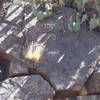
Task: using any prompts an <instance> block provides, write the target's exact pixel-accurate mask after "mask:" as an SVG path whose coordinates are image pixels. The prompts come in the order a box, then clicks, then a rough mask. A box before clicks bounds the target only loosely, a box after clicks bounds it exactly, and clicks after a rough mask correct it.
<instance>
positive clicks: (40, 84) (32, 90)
mask: <svg viewBox="0 0 100 100" xmlns="http://www.w3.org/2000/svg"><path fill="white" fill-rule="evenodd" d="M52 97H53V89H52V88H51V87H50V85H49V84H48V82H46V81H45V80H43V79H42V78H41V77H40V76H38V75H34V76H29V77H21V78H20V77H19V78H17V77H16V78H12V79H7V80H5V81H4V82H2V84H1V86H0V98H2V100H33V99H34V100H49V99H50V100H52Z"/></svg>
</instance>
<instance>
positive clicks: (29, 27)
mask: <svg viewBox="0 0 100 100" xmlns="http://www.w3.org/2000/svg"><path fill="white" fill-rule="evenodd" d="M61 12H62V13H61V14H54V15H53V16H52V17H50V18H48V19H44V20H42V21H38V20H37V18H36V17H35V16H34V14H33V12H32V11H31V7H30V6H29V5H27V6H25V7H24V6H22V5H19V4H18V2H17V4H14V5H11V6H10V8H9V9H8V12H7V14H6V17H5V18H6V21H4V23H2V25H1V26H0V47H2V48H4V49H5V51H6V52H8V53H10V54H12V55H13V56H16V57H18V58H20V59H22V60H23V58H22V56H21V52H22V47H23V42H24V36H23V32H24V31H25V30H26V33H25V35H26V37H25V38H26V39H27V41H28V42H29V43H31V42H32V41H33V44H43V45H44V47H45V48H44V51H43V53H42V56H41V58H40V61H39V62H38V63H37V64H36V69H37V70H38V71H40V72H43V73H45V74H46V75H47V76H48V78H49V80H50V82H51V83H52V84H53V86H54V87H55V88H56V90H57V91H58V90H66V89H68V87H69V83H70V82H71V81H73V80H75V79H74V78H72V76H74V75H75V74H76V72H80V73H79V76H81V77H78V79H79V80H77V79H76V80H75V82H76V83H77V82H81V83H82V84H80V85H79V88H75V90H76V89H78V90H80V89H81V87H83V85H84V84H86V85H85V86H84V88H86V89H87V91H90V92H91V91H95V90H97V91H100V86H99V84H97V83H100V77H98V78H97V76H99V75H100V71H99V69H98V70H97V71H96V72H95V73H96V74H93V76H91V77H92V79H90V80H88V78H89V77H90V75H91V74H92V72H93V71H94V70H93V69H92V70H90V69H89V68H91V67H95V65H96V59H97V58H98V56H99V51H98V52H93V53H91V52H92V51H91V50H93V48H94V47H95V46H97V45H98V44H99V42H100V39H99V38H100V34H98V33H94V32H92V31H88V30H86V25H85V24H83V25H82V29H81V30H80V31H79V32H78V33H71V32H69V31H68V27H67V25H68V23H69V21H68V19H69V17H70V16H71V15H72V14H73V13H75V11H74V10H72V9H70V8H62V9H61ZM23 13H24V14H25V21H23V20H22V19H23ZM90 51H91V52H90ZM89 54H90V55H89ZM91 54H93V55H91ZM84 62H85V63H84ZM30 63H32V62H30ZM82 64H83V65H84V64H86V65H85V68H83V70H81V71H79V70H80V68H81V67H82V66H83V65H82ZM94 64H95V65H94ZM87 65H88V66H87ZM91 65H93V66H91ZM10 68H11V69H12V70H10V71H11V72H13V73H19V72H27V66H25V65H21V64H20V63H17V62H16V61H13V62H12V63H11V65H10ZM40 76H41V75H39V76H35V75H33V76H31V77H21V78H17V79H16V78H15V79H10V81H13V80H14V82H17V83H18V84H17V86H20V87H16V84H13V85H12V86H11V87H10V88H11V89H13V88H14V87H15V89H14V90H12V91H13V92H14V91H15V92H14V94H12V93H11V92H8V91H7V89H5V90H4V92H3V93H4V95H3V96H4V97H3V96H2V95H1V97H2V98H4V100H5V98H8V97H9V98H8V99H7V100H11V99H12V98H13V99H12V100H33V99H34V100H52V98H53V95H54V93H53V89H52V88H53V87H51V86H50V83H49V82H48V83H47V82H46V81H45V80H43V79H42V78H41V77H40ZM24 78H25V80H24V82H22V84H23V85H21V80H23V79H24ZM96 78H97V81H98V82H97V81H96V80H95V79H96ZM81 79H83V80H81ZM87 80H88V81H87ZM94 80H95V81H94ZM6 81H7V82H8V83H7V84H9V85H11V83H10V82H9V79H7V80H6ZM91 81H94V83H93V84H94V85H93V84H91V85H88V83H89V84H90V83H92V82H91ZM14 82H12V83H14ZM85 82H86V83H85ZM4 83H5V82H4ZM76 83H75V84H76ZM2 84H3V83H2ZM96 84H97V88H96V89H93V88H92V86H94V87H95V85H96ZM9 85H8V86H9ZM77 86H78V84H77ZM17 88H18V89H17ZM91 88H92V89H93V90H92V89H91ZM72 89H74V88H72ZM98 89H99V90H98ZM2 91H3V90H2V87H1V89H0V93H1V94H3V93H2ZM16 92H17V93H16ZM5 94H7V95H5ZM11 94H12V95H11ZM13 95H14V96H13ZM23 98H24V99H23ZM49 98H50V99H49ZM81 98H82V97H78V99H79V100H81ZM86 98H87V100H89V99H88V98H91V100H94V98H92V97H86ZM2 100H3V99H2ZM60 100H61V98H60ZM95 100H97V99H95Z"/></svg>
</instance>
